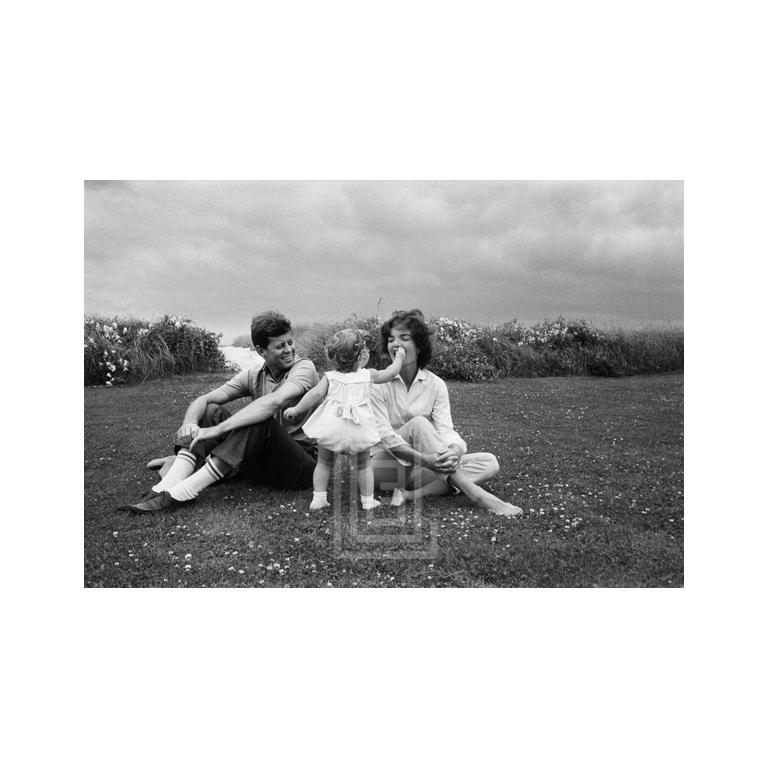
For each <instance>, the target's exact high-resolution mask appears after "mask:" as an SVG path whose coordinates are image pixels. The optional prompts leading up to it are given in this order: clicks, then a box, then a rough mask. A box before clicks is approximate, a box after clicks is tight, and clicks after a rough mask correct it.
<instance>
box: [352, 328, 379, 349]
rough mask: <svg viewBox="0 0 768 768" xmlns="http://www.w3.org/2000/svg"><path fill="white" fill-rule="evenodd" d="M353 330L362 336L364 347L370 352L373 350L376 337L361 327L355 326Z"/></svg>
mask: <svg viewBox="0 0 768 768" xmlns="http://www.w3.org/2000/svg"><path fill="white" fill-rule="evenodd" d="M355 330H356V331H357V333H359V334H360V335H361V336H362V337H363V343H364V344H365V348H366V349H367V350H368V351H369V352H371V353H372V352H374V351H375V347H376V339H374V338H373V334H372V333H370V332H369V331H364V330H363V329H362V328H355Z"/></svg>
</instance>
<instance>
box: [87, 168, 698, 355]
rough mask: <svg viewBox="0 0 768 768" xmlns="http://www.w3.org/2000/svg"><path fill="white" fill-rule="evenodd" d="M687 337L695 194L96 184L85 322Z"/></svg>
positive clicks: (677, 188) (561, 187) (663, 186)
mask: <svg viewBox="0 0 768 768" xmlns="http://www.w3.org/2000/svg"><path fill="white" fill-rule="evenodd" d="M379 299H381V305H380V312H381V314H386V313H388V312H390V311H391V310H393V309H409V308H411V307H419V308H420V309H422V310H423V311H424V313H425V314H426V315H427V316H431V315H447V316H450V317H461V318H466V319H470V320H476V321H481V322H489V321H503V320H510V319H512V318H517V319H518V320H521V321H522V322H525V323H532V322H537V321H539V320H543V319H546V318H555V317H557V316H558V315H561V314H562V315H564V316H566V317H573V318H585V319H587V320H591V321H594V322H597V323H601V324H603V325H624V326H633V327H634V326H637V325H641V324H659V323H667V322H671V323H673V324H676V325H682V323H683V184H682V182H676V181H672V182H670V181H664V182H657V181H637V182H448V181H443V182H394V181H392V182H383V181H380V182H298V181H291V182H244V181H243V182H176V181H174V182H137V181H130V182H116V181H113V182H87V183H86V185H85V312H86V314H100V315H107V316H113V315H133V316H134V317H139V318H146V319H152V318H155V317H158V316H160V315H162V314H164V313H170V314H180V315H184V316H186V317H191V318H192V319H193V320H195V321H197V322H198V323H199V324H201V325H203V326H205V327H206V328H208V329H210V330H215V331H219V332H222V333H223V334H224V341H225V342H228V341H230V340H231V339H232V338H233V337H234V336H235V335H238V334H242V333H247V332H248V325H249V322H250V318H251V315H252V314H254V312H257V311H259V310H262V309H269V308H274V309H278V310H280V311H281V312H283V313H284V314H286V315H287V316H288V317H289V318H290V319H291V321H293V322H294V323H307V322H312V321H316V320H333V319H342V318H343V317H345V316H348V315H349V314H351V313H353V312H356V313H358V314H365V315H370V314H375V313H376V311H377V306H378V303H379Z"/></svg>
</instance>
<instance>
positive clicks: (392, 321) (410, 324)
mask: <svg viewBox="0 0 768 768" xmlns="http://www.w3.org/2000/svg"><path fill="white" fill-rule="evenodd" d="M395 326H396V327H397V328H400V329H402V328H407V329H408V332H409V333H410V334H411V338H412V339H413V343H414V344H415V345H416V350H417V351H418V354H417V356H416V364H417V365H418V366H419V368H426V367H427V366H428V365H429V361H430V360H431V359H432V338H431V336H432V332H431V331H430V330H429V328H427V324H426V323H425V322H424V313H423V312H422V311H421V310H420V309H409V310H408V311H407V312H405V311H404V310H402V309H397V310H395V311H394V312H393V313H392V317H390V318H389V320H387V321H386V322H385V323H384V325H382V326H381V341H380V342H379V343H380V344H381V351H382V352H383V353H384V354H387V342H388V341H389V334H390V333H391V331H392V328H393V327H395Z"/></svg>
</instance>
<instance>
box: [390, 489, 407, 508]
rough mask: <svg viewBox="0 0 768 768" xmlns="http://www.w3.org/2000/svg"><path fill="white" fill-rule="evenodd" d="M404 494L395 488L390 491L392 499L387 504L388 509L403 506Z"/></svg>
mask: <svg viewBox="0 0 768 768" xmlns="http://www.w3.org/2000/svg"><path fill="white" fill-rule="evenodd" d="M405 501H406V499H405V494H404V493H403V491H402V489H400V488H395V490H394V491H392V499H391V500H390V502H389V506H390V507H402V506H403V504H405Z"/></svg>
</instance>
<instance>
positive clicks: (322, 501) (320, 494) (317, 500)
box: [309, 491, 331, 512]
mask: <svg viewBox="0 0 768 768" xmlns="http://www.w3.org/2000/svg"><path fill="white" fill-rule="evenodd" d="M330 506H331V505H330V504H329V503H328V491H313V493H312V502H311V503H310V505H309V509H310V510H311V511H312V512H317V510H318V509H325V508H326V507H330Z"/></svg>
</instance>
